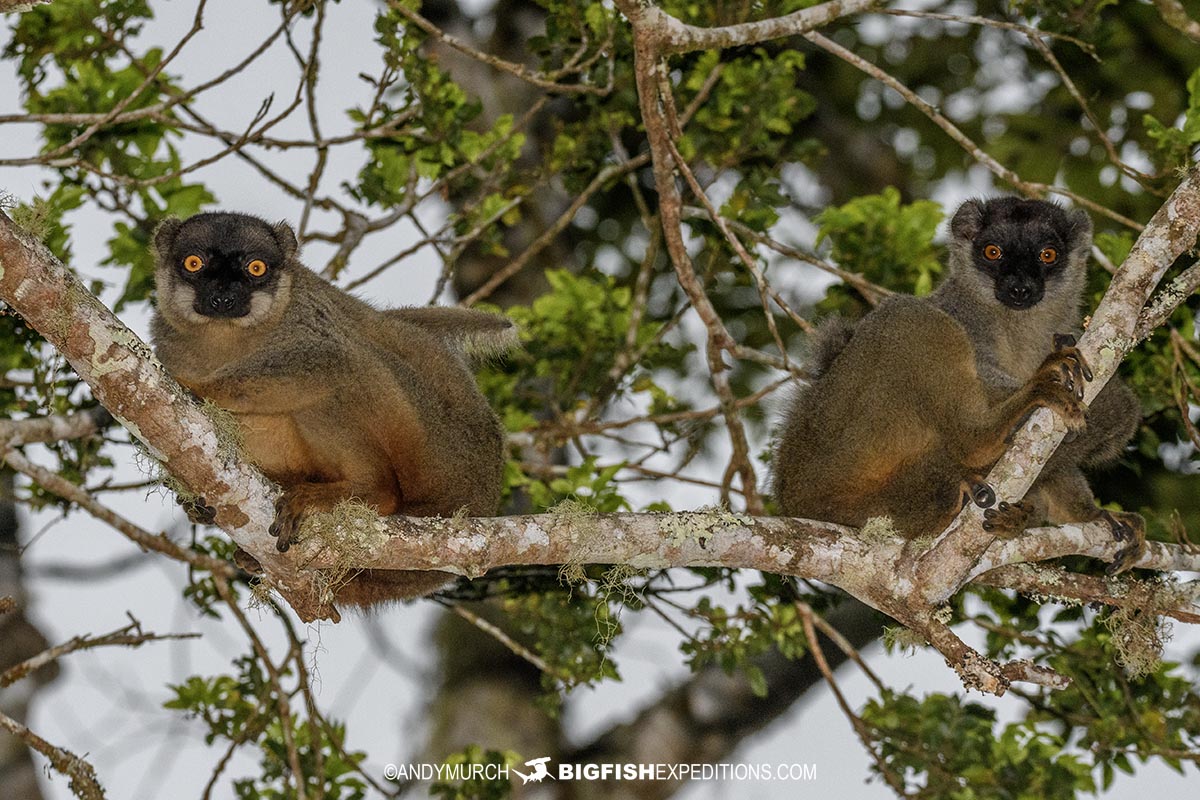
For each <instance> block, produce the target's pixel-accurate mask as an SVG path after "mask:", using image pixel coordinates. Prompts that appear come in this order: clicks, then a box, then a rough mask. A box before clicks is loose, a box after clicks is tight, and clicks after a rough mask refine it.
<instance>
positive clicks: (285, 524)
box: [267, 489, 306, 553]
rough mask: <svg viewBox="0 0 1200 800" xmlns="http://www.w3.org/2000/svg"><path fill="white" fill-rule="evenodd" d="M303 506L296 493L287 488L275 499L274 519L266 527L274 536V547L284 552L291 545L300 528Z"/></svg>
mask: <svg viewBox="0 0 1200 800" xmlns="http://www.w3.org/2000/svg"><path fill="white" fill-rule="evenodd" d="M305 510H306V509H305V507H304V504H303V503H302V502H300V499H299V498H298V497H297V495H296V493H295V492H294V491H293V490H291V489H288V490H286V491H284V493H283V494H281V495H279V499H277V500H276V501H275V521H274V522H272V523H271V527H269V528H267V533H269V534H271V535H272V536H274V537H275V549H276V550H278V551H279V552H281V553H286V552H287V550H288V548H289V547H291V546H292V539H294V538H295V536H296V533H297V532H298V531H299V530H300V523H301V521H303V519H304V512H305Z"/></svg>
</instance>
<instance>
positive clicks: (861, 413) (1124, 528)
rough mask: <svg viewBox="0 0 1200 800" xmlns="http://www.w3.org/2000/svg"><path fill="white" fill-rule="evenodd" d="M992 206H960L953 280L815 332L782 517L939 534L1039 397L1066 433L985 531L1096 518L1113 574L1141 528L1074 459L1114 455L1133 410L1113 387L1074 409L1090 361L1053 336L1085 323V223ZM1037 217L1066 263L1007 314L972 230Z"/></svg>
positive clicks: (781, 491)
mask: <svg viewBox="0 0 1200 800" xmlns="http://www.w3.org/2000/svg"><path fill="white" fill-rule="evenodd" d="M993 202H994V203H995V205H990V204H986V203H981V202H978V201H969V202H968V203H966V204H964V205H963V206H962V208H960V209H959V211H958V212H957V213H956V214H955V216H954V219H953V221H952V223H951V241H950V259H949V261H950V264H949V274H948V276H947V278H946V280H945V281H944V282H943V284H942V285H941V286H940V287H939V288H938V290H937V291H935V292H934V293H933V294H932V295H930V296H929V297H928V298H925V299H916V298H911V297H898V298H894V299H892V300H889V301H887V302H885V303H884V304H882V305H881V306H880V307H879V308H878V309H876V310H875V311H873V312H872V313H871V314H869V315H868V316H867V317H866V318H864V319H863V320H862V322H860V323H859V324H858V326H857V327H856V328H854V330H853V331H852V333H849V332H847V331H846V329H845V326H844V325H842V324H830V325H828V326H822V327H821V328H820V329H819V330H828V331H831V332H832V333H827V334H823V335H822V336H820V337H818V339H819V341H818V343H817V344H816V345H815V346H814V350H815V354H816V364H815V366H816V368H817V369H816V372H817V373H818V374H817V377H816V378H815V379H814V380H813V382H812V383H811V384H810V385H809V386H807V387H804V388H802V389H800V390H799V391H798V392H797V394H796V396H795V398H794V400H793V402H792V406H791V408H790V410H789V412H788V415H787V417H786V418H785V421H784V427H783V435H782V438H781V441H780V446H779V451H778V453H777V455H776V462H775V492H776V495H777V497H778V500H779V503H780V506H781V508H782V509H783V511H784V513H786V514H789V515H794V516H805V517H813V518H817V519H824V520H828V521H831V522H839V523H842V524H846V525H853V526H861V525H862V524H863V523H865V522H866V520H867V519H868V518H870V517H872V516H882V515H887V516H891V517H892V519H893V521H894V522H895V524H896V527H897V528H898V529H899V530H900V531H901V532H902V533H903V534H904V535H906V536H909V537H916V536H922V535H932V534H936V533H938V532H939V531H940V530H942V529H943V528H944V527H945V526H946V524H948V523H949V521H950V520H951V519H953V517H954V516H955V515H956V514H957V512H958V510H959V509H960V507H961V505H962V503H963V502H964V488H965V489H966V490H967V492H966V493H967V494H968V495H970V494H972V492H973V490H974V488H975V487H979V486H980V485H981V483H980V481H981V480H982V476H983V475H985V474H986V473H987V471H988V470H989V469H990V468H991V466H992V465H993V464H994V463H995V461H996V460H997V459H998V458H999V457H1000V455H1002V454H1003V452H1004V450H1005V449H1006V447H1007V439H1008V437H1009V435H1010V433H1011V432H1012V430H1013V429H1014V428H1015V427H1016V426H1017V425H1018V424H1019V423H1021V422H1022V421H1023V420H1024V418H1025V416H1026V415H1027V414H1028V413H1029V411H1030V410H1031V409H1032V408H1033V407H1036V406H1039V405H1044V406H1048V407H1051V408H1054V409H1055V410H1056V411H1058V412H1059V413H1060V414H1062V415H1064V417H1065V418H1066V419H1067V422H1068V425H1069V426H1071V427H1072V428H1075V429H1076V430H1075V431H1074V432H1075V434H1076V435H1075V438H1073V439H1070V440H1069V441H1067V442H1064V444H1063V445H1062V446H1061V447H1060V448H1059V449H1058V451H1057V452H1056V453H1055V455H1054V457H1053V458H1052V459H1051V461H1050V463H1049V464H1048V465H1047V467H1046V469H1045V470H1044V471H1043V472H1042V475H1041V476H1040V478H1039V480H1038V481H1037V482H1036V483H1035V484H1034V487H1033V489H1031V491H1030V493H1029V495H1028V499H1027V500H1026V502H1025V503H1024V504H1012V505H1008V504H1003V506H1004V507H1003V509H999V508H997V509H989V511H988V514H987V516H988V519H989V527H994V528H995V529H996V530H997V532H998V533H1004V534H1012V533H1016V532H1019V530H1020V529H1023V527H1024V524H1025V523H1026V522H1033V523H1038V522H1041V521H1043V520H1045V521H1048V522H1051V523H1053V524H1061V523H1065V522H1086V521H1091V520H1094V519H1097V518H1104V519H1106V520H1107V521H1108V522H1109V523H1110V525H1112V527H1113V530H1114V534H1115V535H1116V536H1117V537H1118V538H1121V539H1123V540H1128V541H1130V545H1129V546H1128V547H1127V548H1126V549H1125V550H1124V551H1123V553H1122V555H1121V556H1120V557H1119V558H1118V560H1117V561H1116V562H1115V563H1114V570H1115V571H1119V570H1121V569H1123V568H1126V567H1127V565H1128V563H1129V562H1131V561H1132V559H1133V558H1135V557H1136V555H1137V554H1138V552H1139V551H1140V547H1141V541H1142V538H1143V537H1144V523H1142V521H1141V518H1140V517H1138V516H1137V515H1136V514H1110V513H1109V512H1105V511H1103V510H1101V509H1100V508H1098V507H1097V506H1096V504H1095V499H1094V498H1093V496H1092V493H1091V490H1090V488H1089V487H1088V485H1087V481H1086V479H1085V478H1084V476H1083V473H1082V472H1081V471H1080V465H1083V466H1088V467H1093V466H1099V465H1103V464H1105V463H1109V462H1111V461H1112V460H1114V459H1115V458H1116V457H1117V456H1118V455H1119V454H1120V452H1121V450H1122V449H1123V447H1124V445H1125V443H1126V442H1127V441H1128V440H1129V438H1130V437H1131V436H1132V434H1133V433H1134V431H1135V430H1136V428H1137V425H1138V422H1139V420H1140V418H1141V414H1140V407H1139V405H1138V403H1137V399H1136V397H1134V395H1133V393H1132V392H1131V391H1130V390H1129V389H1128V387H1126V386H1125V385H1124V384H1123V383H1121V382H1120V381H1118V380H1113V381H1111V382H1110V383H1109V384H1108V385H1107V386H1105V388H1104V390H1103V391H1102V392H1101V393H1100V394H1099V395H1098V396H1097V398H1096V399H1095V401H1094V402H1093V404H1092V406H1091V408H1090V409H1088V410H1087V411H1086V412H1084V411H1083V408H1082V406H1081V405H1080V404H1079V403H1078V402H1077V401H1076V399H1075V398H1076V397H1077V396H1078V393H1079V392H1078V390H1079V389H1080V388H1081V385H1082V380H1083V371H1084V368H1085V365H1083V364H1082V361H1081V360H1080V358H1079V356H1078V354H1077V351H1075V350H1074V349H1073V348H1070V347H1067V348H1063V349H1058V350H1055V349H1054V335H1055V334H1058V333H1075V332H1077V331H1078V329H1079V326H1080V311H1079V305H1080V300H1081V296H1082V291H1083V283H1084V278H1085V274H1086V273H1085V270H1086V262H1087V257H1088V252H1089V250H1090V246H1091V223H1090V221H1089V220H1088V219H1087V217H1086V215H1084V214H1083V213H1082V212H1074V213H1071V214H1067V215H1064V214H1063V213H1062V212H1061V211H1057V210H1056V209H1048V206H1049V204H1044V203H1042V204H1039V203H1031V202H1029V201H1012V200H1004V201H999V202H996V201H993ZM1052 212H1053V213H1052ZM1005 214H1010V215H1011V219H1009V218H1006V217H1005V216H1004V215H1005ZM995 217H1000V218H1001V220H1000V223H997V222H996V220H995V219H994V218H995ZM1047 219H1049V220H1050V223H1046V220H1047ZM1036 224H1042V225H1046V224H1051V225H1053V226H1054V227H1055V228H1056V229H1057V230H1058V231H1059V232H1060V233H1061V235H1062V246H1063V247H1064V250H1065V252H1064V253H1063V257H1065V259H1066V261H1065V263H1063V264H1062V265H1061V266H1060V267H1059V268H1058V269H1056V270H1054V271H1052V272H1050V273H1049V274H1047V276H1046V277H1045V282H1044V296H1042V297H1041V298H1040V300H1038V301H1037V302H1036V303H1035V304H1034V305H1033V306H1032V307H1027V308H1021V309H1015V308H1010V307H1009V306H1008V305H1006V304H1004V303H1001V302H1000V301H999V300H998V299H997V295H996V283H995V282H994V280H993V278H992V277H991V276H989V275H988V274H987V273H986V272H984V271H982V270H980V269H979V268H977V266H976V265H975V263H973V259H975V253H976V252H977V251H978V249H979V248H981V247H982V246H983V244H984V242H982V241H980V240H979V239H978V237H980V236H986V237H996V236H1001V237H1003V236H1006V235H1009V236H1013V237H1014V238H1019V235H1025V234H1028V232H1029V229H1030V228H1031V227H1032V226H1034V225H1036ZM1023 226H1024V227H1023ZM997 228H999V232H997ZM1006 245H1007V242H1006ZM1014 249H1015V248H1014ZM1064 366H1066V367H1067V368H1068V372H1063V367H1064ZM1068 375H1070V376H1071V381H1070V382H1071V385H1072V390H1070V391H1068V390H1067V385H1066V383H1064V379H1065V378H1067V376H1068Z"/></svg>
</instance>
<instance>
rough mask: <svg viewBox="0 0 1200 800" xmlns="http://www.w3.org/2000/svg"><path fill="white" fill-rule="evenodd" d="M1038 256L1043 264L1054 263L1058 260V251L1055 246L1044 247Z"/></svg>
mask: <svg viewBox="0 0 1200 800" xmlns="http://www.w3.org/2000/svg"><path fill="white" fill-rule="evenodd" d="M1038 258H1040V259H1041V260H1042V263H1043V264H1053V263H1054V262H1055V261H1058V251H1057V250H1055V249H1054V248H1053V247H1043V248H1042V252H1040V253H1038Z"/></svg>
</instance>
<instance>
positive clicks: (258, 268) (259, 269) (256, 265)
mask: <svg viewBox="0 0 1200 800" xmlns="http://www.w3.org/2000/svg"><path fill="white" fill-rule="evenodd" d="M246 272H249V273H250V274H251V275H253V276H254V277H256V278H261V277H262V276H263V275H266V274H267V265H266V264H264V263H263V262H262V261H260V260H259V259H257V258H256V259H254V260H253V261H251V262H250V263H249V264H247V265H246Z"/></svg>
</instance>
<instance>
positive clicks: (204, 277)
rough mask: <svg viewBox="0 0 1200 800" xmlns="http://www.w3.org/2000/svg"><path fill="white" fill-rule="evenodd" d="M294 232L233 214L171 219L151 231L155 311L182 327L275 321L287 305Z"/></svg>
mask: <svg viewBox="0 0 1200 800" xmlns="http://www.w3.org/2000/svg"><path fill="white" fill-rule="evenodd" d="M296 247H297V245H296V234H295V233H293V232H292V229H291V228H290V227H289V226H288V225H287V223H284V222H279V223H276V224H274V225H272V224H270V223H268V222H265V221H264V220H261V219H259V218H258V217H253V216H250V215H249V214H236V213H231V212H224V211H222V212H214V213H207V214H197V215H195V216H193V217H189V218H188V219H186V220H179V219H168V220H166V221H165V222H163V223H162V224H161V225H159V227H158V230H157V231H156V232H155V234H154V249H155V254H156V260H157V267H156V269H155V273H154V279H155V286H156V288H157V293H158V310H159V312H160V313H161V314H162V315H163V316H164V317H165V318H166V319H167V320H168V321H169V322H170V323H171V324H172V325H175V326H177V327H179V326H196V325H211V324H218V325H233V326H236V327H241V328H253V327H254V326H256V325H260V324H263V323H265V322H268V321H271V320H275V319H278V318H279V316H280V314H282V312H283V309H284V308H285V307H286V306H287V303H288V299H289V295H290V288H291V282H292V270H296V269H304V266H303V265H302V264H300V263H299V262H298V261H297V260H296Z"/></svg>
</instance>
